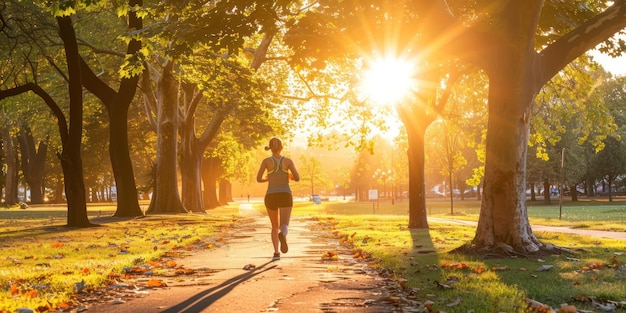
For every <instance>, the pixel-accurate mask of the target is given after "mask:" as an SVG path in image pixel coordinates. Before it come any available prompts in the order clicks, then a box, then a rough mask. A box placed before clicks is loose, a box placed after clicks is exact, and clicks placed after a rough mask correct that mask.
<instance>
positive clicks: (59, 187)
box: [54, 179, 65, 204]
mask: <svg viewBox="0 0 626 313" xmlns="http://www.w3.org/2000/svg"><path fill="white" fill-rule="evenodd" d="M63 187H64V185H63V181H62V180H60V179H59V180H57V183H56V186H55V187H54V203H55V204H61V203H63V202H65V199H63Z"/></svg>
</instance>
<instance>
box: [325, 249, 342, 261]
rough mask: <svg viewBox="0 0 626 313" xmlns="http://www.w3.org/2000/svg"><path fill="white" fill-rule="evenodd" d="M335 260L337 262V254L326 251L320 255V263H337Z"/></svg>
mask: <svg viewBox="0 0 626 313" xmlns="http://www.w3.org/2000/svg"><path fill="white" fill-rule="evenodd" d="M337 260H339V256H338V255H337V252H334V251H327V252H326V253H324V254H323V255H322V261H337Z"/></svg>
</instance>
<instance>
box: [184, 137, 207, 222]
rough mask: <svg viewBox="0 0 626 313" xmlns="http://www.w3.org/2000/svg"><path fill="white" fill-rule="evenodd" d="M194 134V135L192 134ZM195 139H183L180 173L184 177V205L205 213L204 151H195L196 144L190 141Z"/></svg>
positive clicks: (189, 208)
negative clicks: (202, 179) (203, 197)
mask: <svg viewBox="0 0 626 313" xmlns="http://www.w3.org/2000/svg"><path fill="white" fill-rule="evenodd" d="M192 136H193V135H192ZM188 140H191V141H195V140H196V138H195V136H194V137H193V138H187V139H186V140H185V139H183V144H182V147H183V148H182V149H183V151H184V152H182V153H181V162H180V175H181V178H182V186H183V190H182V199H183V205H184V206H185V208H187V209H188V210H189V211H191V212H197V213H204V206H203V203H202V182H201V175H200V173H201V168H202V156H203V152H204V151H201V153H198V152H196V151H194V147H195V145H190V144H189V141H188Z"/></svg>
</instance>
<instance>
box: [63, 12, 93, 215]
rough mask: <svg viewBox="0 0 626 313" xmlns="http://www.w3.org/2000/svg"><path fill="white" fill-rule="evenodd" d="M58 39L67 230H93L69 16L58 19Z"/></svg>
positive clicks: (76, 59)
mask: <svg viewBox="0 0 626 313" xmlns="http://www.w3.org/2000/svg"><path fill="white" fill-rule="evenodd" d="M57 23H58V25H59V35H60V37H61V39H62V40H63V46H64V48H65V59H66V60H67V69H68V78H69V80H68V90H69V101H70V113H69V115H70V120H69V122H70V123H69V125H70V128H69V131H68V133H67V137H65V139H64V140H63V135H64V134H63V133H62V134H61V136H62V141H63V143H62V145H63V151H62V152H61V153H60V154H59V155H58V156H59V159H60V160H61V166H62V167H63V175H64V180H65V196H66V197H67V226H70V227H87V226H92V224H91V223H90V222H89V219H88V218H87V202H86V201H87V200H86V194H85V181H84V177H83V161H82V158H81V156H80V150H81V141H82V134H83V90H82V89H83V88H82V83H81V73H80V63H79V59H80V56H79V54H78V44H77V42H76V34H75V32H74V27H73V26H72V20H71V18H70V17H69V16H64V17H57Z"/></svg>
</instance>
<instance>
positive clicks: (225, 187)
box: [219, 178, 233, 205]
mask: <svg viewBox="0 0 626 313" xmlns="http://www.w3.org/2000/svg"><path fill="white" fill-rule="evenodd" d="M219 186H220V187H219V194H220V196H219V204H220V205H227V204H228V202H232V201H233V193H232V188H231V187H232V185H231V184H230V182H229V181H228V180H226V179H224V178H222V179H220V182H219Z"/></svg>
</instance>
